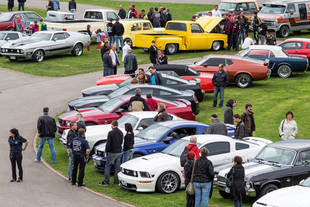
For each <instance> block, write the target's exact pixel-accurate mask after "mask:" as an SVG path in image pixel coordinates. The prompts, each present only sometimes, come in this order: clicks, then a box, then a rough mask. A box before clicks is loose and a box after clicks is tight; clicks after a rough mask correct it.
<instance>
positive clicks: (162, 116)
mask: <svg viewBox="0 0 310 207" xmlns="http://www.w3.org/2000/svg"><path fill="white" fill-rule="evenodd" d="M157 111H158V113H157V114H156V116H155V117H154V121H155V122H163V121H169V120H171V116H170V115H168V114H167V112H166V106H165V104H163V103H159V104H158V108H157Z"/></svg>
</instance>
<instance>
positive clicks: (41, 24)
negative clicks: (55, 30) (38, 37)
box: [39, 21, 47, 31]
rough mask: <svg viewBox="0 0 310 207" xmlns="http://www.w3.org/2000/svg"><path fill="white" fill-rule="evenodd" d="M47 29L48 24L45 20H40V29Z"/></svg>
mask: <svg viewBox="0 0 310 207" xmlns="http://www.w3.org/2000/svg"><path fill="white" fill-rule="evenodd" d="M46 30H47V26H46V24H45V22H43V21H42V22H40V25H39V31H46Z"/></svg>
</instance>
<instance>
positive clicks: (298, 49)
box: [279, 38, 310, 60]
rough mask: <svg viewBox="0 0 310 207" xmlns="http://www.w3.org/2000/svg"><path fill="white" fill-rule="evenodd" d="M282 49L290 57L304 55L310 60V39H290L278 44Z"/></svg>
mask: <svg viewBox="0 0 310 207" xmlns="http://www.w3.org/2000/svg"><path fill="white" fill-rule="evenodd" d="M279 46H280V47H282V49H283V50H284V51H285V52H286V53H287V54H290V55H305V56H307V58H308V60H309V59H310V39H308V38H291V39H287V40H284V41H283V42H281V43H280V44H279Z"/></svg>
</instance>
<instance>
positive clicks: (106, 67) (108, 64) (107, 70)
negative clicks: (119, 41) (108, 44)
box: [102, 48, 114, 76]
mask: <svg viewBox="0 0 310 207" xmlns="http://www.w3.org/2000/svg"><path fill="white" fill-rule="evenodd" d="M110 50H111V49H110V48H106V49H105V53H104V55H103V56H102V61H103V76H109V75H113V73H114V69H113V65H112V58H111V56H110Z"/></svg>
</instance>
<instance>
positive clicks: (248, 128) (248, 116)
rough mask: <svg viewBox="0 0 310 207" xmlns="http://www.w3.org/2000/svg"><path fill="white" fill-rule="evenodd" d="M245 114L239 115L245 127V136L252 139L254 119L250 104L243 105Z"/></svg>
mask: <svg viewBox="0 0 310 207" xmlns="http://www.w3.org/2000/svg"><path fill="white" fill-rule="evenodd" d="M245 110H246V111H245V112H244V113H243V114H242V115H241V120H242V121H243V123H244V125H245V136H246V137H252V136H253V132H254V131H255V119H254V112H253V111H252V110H253V107H252V104H246V105H245Z"/></svg>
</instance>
